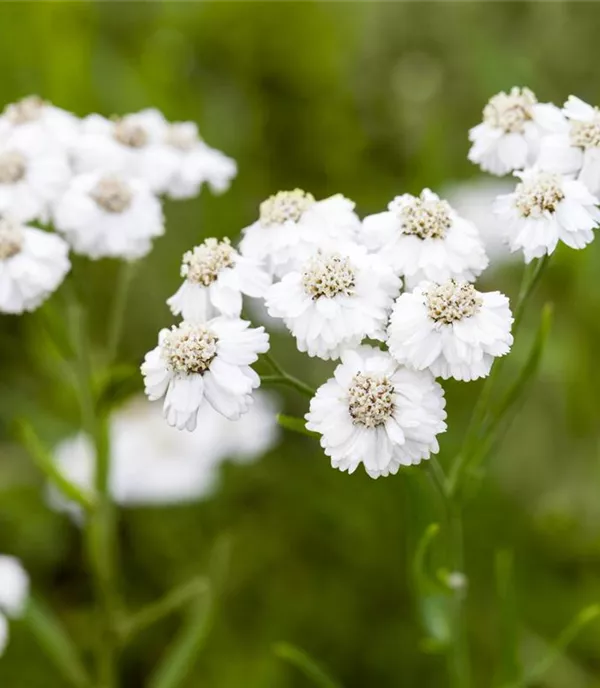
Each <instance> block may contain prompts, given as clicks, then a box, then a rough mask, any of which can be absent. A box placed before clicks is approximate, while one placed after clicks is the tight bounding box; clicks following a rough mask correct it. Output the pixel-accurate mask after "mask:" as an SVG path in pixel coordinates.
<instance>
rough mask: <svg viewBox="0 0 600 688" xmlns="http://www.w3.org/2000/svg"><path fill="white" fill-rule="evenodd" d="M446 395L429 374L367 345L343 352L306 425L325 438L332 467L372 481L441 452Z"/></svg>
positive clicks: (320, 388)
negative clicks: (358, 471)
mask: <svg viewBox="0 0 600 688" xmlns="http://www.w3.org/2000/svg"><path fill="white" fill-rule="evenodd" d="M444 406H445V401H444V393H443V390H442V388H441V387H440V385H439V384H438V383H437V382H435V380H434V379H433V377H432V375H431V374H430V373H429V372H416V371H413V370H408V369H406V368H402V367H401V366H399V365H398V363H397V362H396V361H394V359H393V358H392V357H391V356H390V355H389V354H388V353H386V352H384V351H380V350H379V349H374V348H372V347H368V346H363V347H360V348H359V349H357V350H354V351H346V352H344V353H343V354H342V360H341V363H340V364H339V365H338V366H337V368H336V369H335V372H334V377H332V378H331V379H330V380H328V382H326V383H325V384H324V385H322V386H321V387H319V389H318V390H317V393H316V395H315V396H314V397H313V399H312V400H311V403H310V411H309V413H308V414H307V415H306V420H307V424H306V427H307V428H308V429H309V430H312V431H314V432H318V433H319V434H321V446H322V447H323V449H324V451H325V454H326V455H327V456H329V457H330V458H331V465H332V466H333V467H334V468H338V469H340V470H341V471H348V473H353V472H354V471H355V470H356V468H357V467H358V465H359V464H360V463H362V464H363V465H364V467H365V470H366V471H367V473H368V474H369V475H370V476H371V477H372V478H378V477H379V476H387V475H390V474H395V473H397V472H398V469H399V467H400V466H409V465H411V464H417V463H420V462H421V461H422V460H423V459H428V458H429V456H430V454H431V453H437V452H438V451H439V446H438V443H437V439H436V436H437V435H438V434H439V433H441V432H444V431H445V430H446V423H445V422H444V419H445V418H446V413H445V411H444Z"/></svg>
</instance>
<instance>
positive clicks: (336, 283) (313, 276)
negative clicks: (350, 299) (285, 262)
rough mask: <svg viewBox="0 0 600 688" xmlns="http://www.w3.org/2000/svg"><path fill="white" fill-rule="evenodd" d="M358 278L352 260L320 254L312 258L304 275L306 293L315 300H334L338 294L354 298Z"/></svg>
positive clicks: (334, 254)
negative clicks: (323, 298)
mask: <svg viewBox="0 0 600 688" xmlns="http://www.w3.org/2000/svg"><path fill="white" fill-rule="evenodd" d="M355 283H356V277H355V275H354V268H353V267H352V263H351V262H350V260H349V259H348V258H346V257H344V256H341V255H340V254H339V253H333V254H331V255H329V256H323V255H321V254H318V255H316V256H314V257H313V258H311V259H310V260H309V261H308V263H307V264H306V266H305V268H304V271H303V273H302V286H303V287H304V291H305V292H306V293H307V294H308V295H309V296H310V297H311V298H312V299H313V300H316V299H319V298H321V297H322V296H324V297H325V298H328V299H333V298H334V297H336V296H338V294H343V295H344V296H352V294H353V293H354V286H355Z"/></svg>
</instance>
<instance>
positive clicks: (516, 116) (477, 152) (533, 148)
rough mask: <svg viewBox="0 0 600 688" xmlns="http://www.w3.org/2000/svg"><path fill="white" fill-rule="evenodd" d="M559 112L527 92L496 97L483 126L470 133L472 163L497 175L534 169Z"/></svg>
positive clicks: (487, 108)
mask: <svg viewBox="0 0 600 688" xmlns="http://www.w3.org/2000/svg"><path fill="white" fill-rule="evenodd" d="M556 111H557V108H556V107H555V106H553V105H551V104H550V103H543V104H539V103H538V102H537V99H536V97H535V95H534V94H533V93H532V92H531V91H530V90H529V89H528V88H518V87H514V88H512V89H511V91H510V93H504V92H503V91H502V92H501V93H497V94H496V95H495V96H493V97H492V98H490V100H489V101H488V103H487V105H486V106H485V108H484V109H483V122H482V123H481V124H478V125H477V126H476V127H473V128H472V129H471V130H470V131H469V140H470V141H472V143H473V145H472V146H471V150H470V151H469V160H470V161H471V162H474V163H476V164H478V165H479V166H480V167H481V169H482V170H484V171H486V172H491V173H492V174H497V175H503V174H507V173H508V172H512V171H513V170H520V169H523V168H524V167H527V166H529V165H532V164H533V163H534V162H535V159H536V157H537V155H538V152H539V146H540V139H541V138H542V136H543V135H544V134H546V133H547V129H546V127H547V125H548V124H549V123H550V124H551V123H552V121H553V119H554V118H555V117H557V114H556Z"/></svg>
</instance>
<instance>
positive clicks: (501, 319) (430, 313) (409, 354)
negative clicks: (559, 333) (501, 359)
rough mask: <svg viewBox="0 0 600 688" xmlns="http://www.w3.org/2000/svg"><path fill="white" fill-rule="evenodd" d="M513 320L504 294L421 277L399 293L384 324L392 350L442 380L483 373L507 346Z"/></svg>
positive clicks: (403, 361) (472, 377)
mask: <svg viewBox="0 0 600 688" xmlns="http://www.w3.org/2000/svg"><path fill="white" fill-rule="evenodd" d="M512 322H513V317H512V313H511V312H510V307H509V303H508V299H507V298H506V296H504V295H503V294H501V293H500V292H497V291H492V292H486V293H481V292H479V291H477V290H476V289H475V287H474V286H473V285H472V284H469V283H468V282H457V281H456V280H453V279H452V280H448V281H447V282H445V283H443V284H436V283H433V282H423V283H422V284H420V285H419V286H418V287H417V288H416V289H414V290H413V291H412V292H406V293H404V294H402V295H401V296H400V297H399V298H398V300H397V301H396V304H395V306H394V310H393V311H392V316H391V318H390V325H389V329H388V334H389V336H388V342H387V343H388V347H389V350H390V353H391V354H392V356H393V357H394V358H395V359H396V361H398V363H401V364H402V365H406V366H408V367H410V368H414V369H415V370H426V369H429V370H430V371H431V372H432V373H433V375H435V377H441V378H443V379H444V380H446V379H448V378H451V377H452V378H454V379H456V380H465V381H468V380H476V379H477V378H480V377H486V376H487V375H488V374H489V372H490V368H491V367H492V362H493V360H494V358H495V357H496V356H504V355H505V354H507V353H508V352H509V351H510V347H511V346H512V341H513V338H512V335H511V333H510V330H511V325H512Z"/></svg>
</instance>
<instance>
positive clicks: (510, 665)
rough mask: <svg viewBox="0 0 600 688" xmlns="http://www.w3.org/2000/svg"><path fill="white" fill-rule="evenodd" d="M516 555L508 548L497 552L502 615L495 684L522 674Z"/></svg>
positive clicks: (497, 590) (500, 611)
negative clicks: (516, 591) (514, 567)
mask: <svg viewBox="0 0 600 688" xmlns="http://www.w3.org/2000/svg"><path fill="white" fill-rule="evenodd" d="M513 565H514V556H513V553H512V552H510V551H508V550H499V551H497V552H496V560H495V569H496V594H497V604H498V610H499V616H500V623H499V628H500V661H499V663H498V664H499V667H498V679H497V681H496V683H495V684H494V685H499V684H503V683H506V682H510V681H514V680H515V679H517V678H518V676H519V674H520V665H519V629H518V616H517V601H516V595H515V585H514V573H513Z"/></svg>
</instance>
